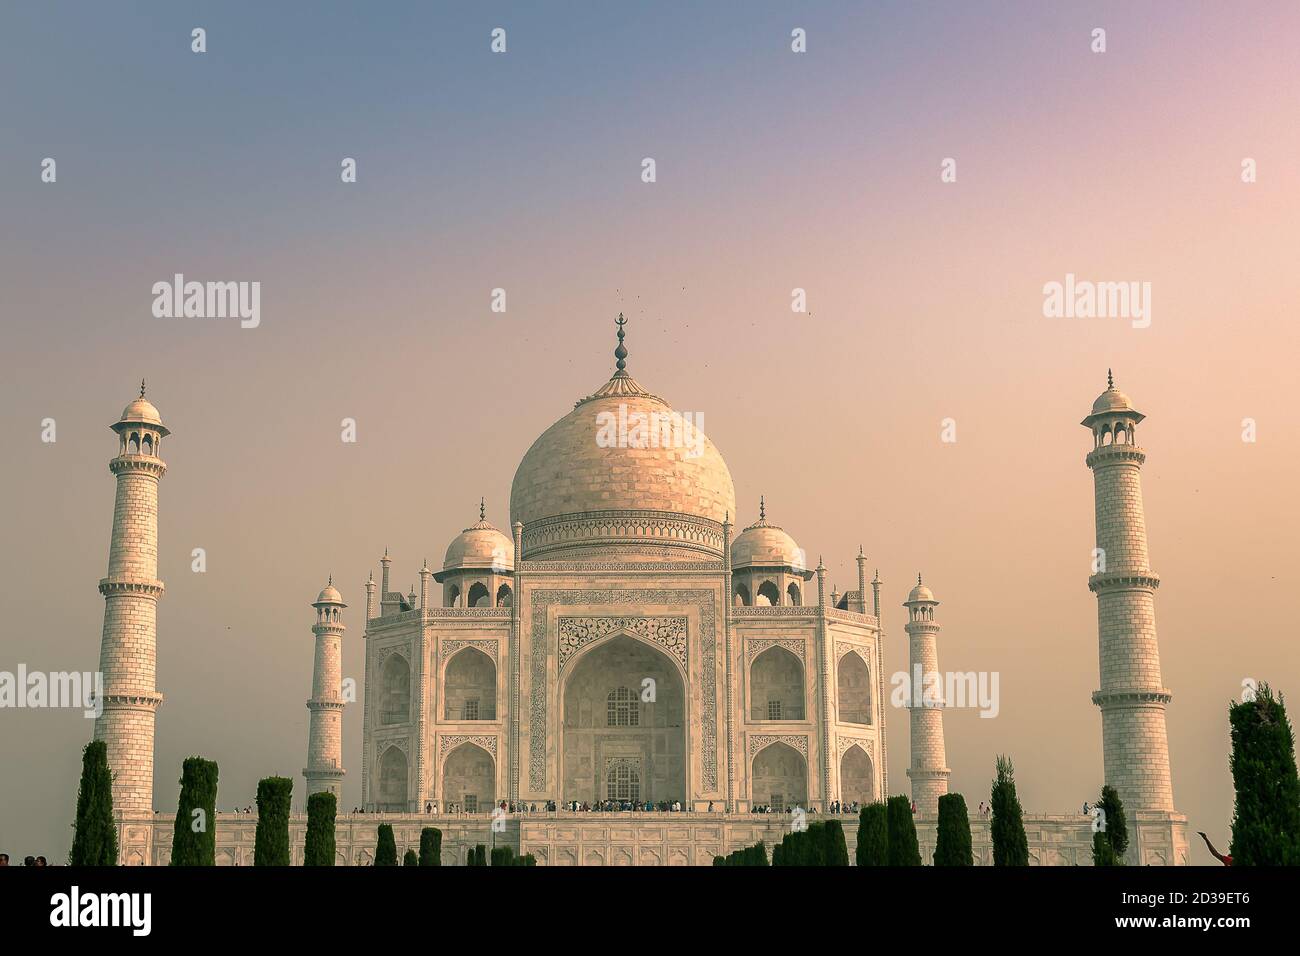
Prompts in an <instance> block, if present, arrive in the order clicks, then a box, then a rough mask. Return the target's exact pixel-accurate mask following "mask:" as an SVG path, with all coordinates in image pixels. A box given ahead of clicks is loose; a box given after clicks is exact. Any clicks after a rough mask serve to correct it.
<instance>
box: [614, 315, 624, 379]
mask: <svg viewBox="0 0 1300 956" xmlns="http://www.w3.org/2000/svg"><path fill="white" fill-rule="evenodd" d="M614 324H615V325H617V326H618V348H616V349H614V358H616V359H618V362H617V363H616V364H617V366H618V370H619V371H620V372H621V371H623V370H624V369H625V368H627V362H626V361H625V359H627V349H626V348H625V347H624V345H623V334H624V333H623V326H625V325H627V319H625V318H623V313H622V312H620V313H619V314H618V318H617V319H615V320H614Z"/></svg>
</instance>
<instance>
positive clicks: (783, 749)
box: [750, 742, 808, 810]
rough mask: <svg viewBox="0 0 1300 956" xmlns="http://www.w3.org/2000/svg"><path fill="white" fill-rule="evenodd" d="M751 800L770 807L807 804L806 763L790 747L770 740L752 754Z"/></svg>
mask: <svg viewBox="0 0 1300 956" xmlns="http://www.w3.org/2000/svg"><path fill="white" fill-rule="evenodd" d="M753 766H754V769H753V773H751V774H750V787H751V790H750V799H751V800H753V802H754V803H756V804H759V805H760V806H761V805H763V804H767V805H769V806H771V807H772V809H773V810H787V809H790V808H792V807H806V806H807V805H808V762H807V761H806V760H805V759H804V757H803V755H802V754H801V753H799V751H797V750H795V749H794V748H793V747H791V746H789V745H788V744H784V743H780V742H777V743H772V744H768V746H766V747H764V748H763V749H762V750H760V751H759V752H758V755H757V756H756V757H754V765H753Z"/></svg>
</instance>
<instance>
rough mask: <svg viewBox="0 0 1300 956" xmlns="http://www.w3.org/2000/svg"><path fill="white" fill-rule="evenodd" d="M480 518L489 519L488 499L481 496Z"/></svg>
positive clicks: (479, 502)
mask: <svg viewBox="0 0 1300 956" xmlns="http://www.w3.org/2000/svg"><path fill="white" fill-rule="evenodd" d="M478 520H479V521H486V520H487V499H486V498H480V499H479V500H478Z"/></svg>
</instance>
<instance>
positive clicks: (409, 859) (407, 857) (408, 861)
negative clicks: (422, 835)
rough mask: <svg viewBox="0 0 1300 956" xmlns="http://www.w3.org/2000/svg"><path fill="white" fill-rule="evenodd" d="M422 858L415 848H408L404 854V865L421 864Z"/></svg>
mask: <svg viewBox="0 0 1300 956" xmlns="http://www.w3.org/2000/svg"><path fill="white" fill-rule="evenodd" d="M419 865H420V858H419V857H418V856H417V855H416V853H415V851H414V850H407V851H406V852H405V853H403V854H402V866H419Z"/></svg>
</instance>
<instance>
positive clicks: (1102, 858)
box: [1092, 830, 1124, 866]
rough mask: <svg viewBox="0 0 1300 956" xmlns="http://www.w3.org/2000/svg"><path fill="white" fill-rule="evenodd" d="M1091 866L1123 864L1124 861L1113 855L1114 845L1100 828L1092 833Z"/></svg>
mask: <svg viewBox="0 0 1300 956" xmlns="http://www.w3.org/2000/svg"><path fill="white" fill-rule="evenodd" d="M1092 865H1093V866H1123V865H1124V861H1123V860H1121V859H1119V858H1118V857H1116V856H1115V847H1113V846H1112V845H1111V842H1110V841H1109V840H1107V839H1106V834H1104V833H1102V832H1101V831H1100V830H1098V831H1096V832H1095V833H1093V835H1092Z"/></svg>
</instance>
